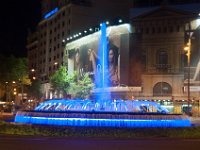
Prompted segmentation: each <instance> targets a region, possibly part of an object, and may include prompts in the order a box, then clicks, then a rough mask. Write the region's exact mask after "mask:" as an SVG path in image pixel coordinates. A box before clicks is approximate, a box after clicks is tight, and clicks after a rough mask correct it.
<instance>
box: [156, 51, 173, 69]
mask: <svg viewBox="0 0 200 150" xmlns="http://www.w3.org/2000/svg"><path fill="white" fill-rule="evenodd" d="M170 68H171V66H170V65H169V64H168V54H167V52H166V51H163V50H159V51H157V64H156V69H158V70H159V71H162V72H168V69H170Z"/></svg>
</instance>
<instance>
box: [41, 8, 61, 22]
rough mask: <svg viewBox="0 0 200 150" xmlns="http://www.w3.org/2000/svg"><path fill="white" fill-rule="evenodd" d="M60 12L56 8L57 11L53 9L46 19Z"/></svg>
mask: <svg viewBox="0 0 200 150" xmlns="http://www.w3.org/2000/svg"><path fill="white" fill-rule="evenodd" d="M57 11H58V8H57V7H56V8H55V9H53V10H52V11H50V12H48V13H47V14H46V15H45V16H44V18H45V19H47V18H49V17H51V16H52V15H54V14H55V13H56V12H57Z"/></svg>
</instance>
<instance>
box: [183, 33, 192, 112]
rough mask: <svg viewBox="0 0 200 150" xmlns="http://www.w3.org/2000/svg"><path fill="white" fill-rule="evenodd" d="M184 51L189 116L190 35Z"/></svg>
mask: <svg viewBox="0 0 200 150" xmlns="http://www.w3.org/2000/svg"><path fill="white" fill-rule="evenodd" d="M184 51H186V56H187V66H188V85H187V92H188V109H187V111H188V112H187V113H188V114H189V111H190V109H189V107H190V55H191V35H190V37H189V40H188V43H187V45H186V46H185V47H184Z"/></svg>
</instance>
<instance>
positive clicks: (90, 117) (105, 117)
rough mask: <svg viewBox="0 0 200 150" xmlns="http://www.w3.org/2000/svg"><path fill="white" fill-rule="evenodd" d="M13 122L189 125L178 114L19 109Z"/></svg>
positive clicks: (153, 125)
mask: <svg viewBox="0 0 200 150" xmlns="http://www.w3.org/2000/svg"><path fill="white" fill-rule="evenodd" d="M15 122H17V123H27V124H43V125H60V126H88V127H89V126H91V127H121V128H140V127H145V128H152V127H189V126H191V123H190V120H189V118H187V117H186V116H183V115H180V114H159V113H126V112H80V111H68V112H35V111H19V112H17V114H16V117H15Z"/></svg>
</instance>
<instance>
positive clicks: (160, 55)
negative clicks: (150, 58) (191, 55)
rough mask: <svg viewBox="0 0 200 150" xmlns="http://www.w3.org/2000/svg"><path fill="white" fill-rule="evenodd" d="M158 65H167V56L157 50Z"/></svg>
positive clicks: (164, 52) (165, 53)
mask: <svg viewBox="0 0 200 150" xmlns="http://www.w3.org/2000/svg"><path fill="white" fill-rule="evenodd" d="M157 58H158V59H157V60H158V64H167V63H168V54H167V52H166V51H163V50H159V51H158V52H157Z"/></svg>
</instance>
